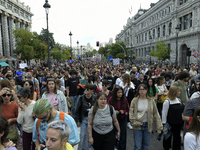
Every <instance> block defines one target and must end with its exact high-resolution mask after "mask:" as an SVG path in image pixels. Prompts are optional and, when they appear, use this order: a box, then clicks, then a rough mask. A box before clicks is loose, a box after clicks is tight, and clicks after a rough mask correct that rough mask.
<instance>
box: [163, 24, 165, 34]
mask: <svg viewBox="0 0 200 150" xmlns="http://www.w3.org/2000/svg"><path fill="white" fill-rule="evenodd" d="M164 36H165V25H164V26H163V37H164Z"/></svg>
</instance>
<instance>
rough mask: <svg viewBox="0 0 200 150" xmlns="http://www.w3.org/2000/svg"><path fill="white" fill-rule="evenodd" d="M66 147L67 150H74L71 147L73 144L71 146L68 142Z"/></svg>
mask: <svg viewBox="0 0 200 150" xmlns="http://www.w3.org/2000/svg"><path fill="white" fill-rule="evenodd" d="M65 146H66V150H74V149H73V147H72V146H71V144H69V143H68V142H67V143H66V145H65ZM47 150H48V149H47Z"/></svg>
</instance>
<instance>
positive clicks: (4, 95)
mask: <svg viewBox="0 0 200 150" xmlns="http://www.w3.org/2000/svg"><path fill="white" fill-rule="evenodd" d="M2 96H3V97H6V96H8V97H10V96H11V94H3V95H2Z"/></svg>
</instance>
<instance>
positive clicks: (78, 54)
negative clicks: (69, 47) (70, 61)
mask: <svg viewBox="0 0 200 150" xmlns="http://www.w3.org/2000/svg"><path fill="white" fill-rule="evenodd" d="M76 43H77V50H78V56H79V49H78V44H79V41H77V42H76ZM79 57H80V56H79Z"/></svg>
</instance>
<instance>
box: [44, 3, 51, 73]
mask: <svg viewBox="0 0 200 150" xmlns="http://www.w3.org/2000/svg"><path fill="white" fill-rule="evenodd" d="M43 7H44V8H45V11H46V18H47V49H48V60H47V64H48V68H49V70H51V60H50V59H51V58H50V52H49V25H48V15H49V8H51V5H49V3H48V0H46V2H45V4H44V5H43Z"/></svg>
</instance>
